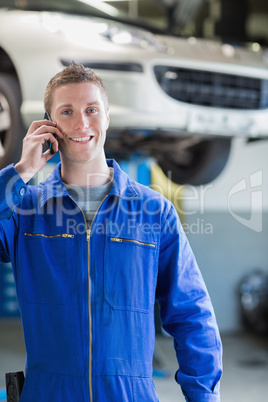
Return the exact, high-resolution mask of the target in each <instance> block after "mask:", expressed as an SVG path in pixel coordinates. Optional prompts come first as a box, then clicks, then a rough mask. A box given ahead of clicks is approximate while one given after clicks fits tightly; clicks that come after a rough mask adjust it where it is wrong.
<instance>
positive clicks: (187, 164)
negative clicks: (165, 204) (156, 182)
mask: <svg viewBox="0 0 268 402" xmlns="http://www.w3.org/2000/svg"><path fill="white" fill-rule="evenodd" d="M230 149H231V139H230V138H215V139H213V140H203V141H200V142H198V143H197V144H194V145H192V146H191V147H189V148H187V149H186V150H184V156H183V157H182V158H181V160H180V156H179V155H178V153H177V154H176V151H175V152H172V153H171V152H170V153H169V154H168V155H167V154H164V155H163V156H164V157H163V156H162V157H161V155H158V158H157V159H158V164H159V166H160V167H161V169H162V170H163V172H164V173H165V174H166V175H167V176H168V177H169V178H170V180H172V181H173V182H175V183H178V184H191V185H194V186H198V185H202V184H207V183H209V182H211V181H212V180H214V179H215V178H216V177H217V176H218V175H219V174H220V173H221V172H222V170H223V168H224V167H225V165H226V163H227V160H228V157H229V154H230Z"/></svg>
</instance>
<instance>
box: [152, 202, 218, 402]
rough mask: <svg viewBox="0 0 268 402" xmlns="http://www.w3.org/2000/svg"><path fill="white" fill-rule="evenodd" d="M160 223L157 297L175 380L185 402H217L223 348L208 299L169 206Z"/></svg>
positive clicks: (173, 211) (178, 223)
mask: <svg viewBox="0 0 268 402" xmlns="http://www.w3.org/2000/svg"><path fill="white" fill-rule="evenodd" d="M163 221H164V224H163V227H162V233H161V244H160V254H159V271H158V284H157V291H156V298H157V301H158V303H159V305H160V314H161V321H162V325H163V328H164V329H165V331H167V332H168V333H169V334H170V335H171V336H172V337H173V338H174V347H175V350H176V355H177V360H178V363H179V369H178V371H177V373H176V375H175V379H176V381H177V382H178V383H179V384H180V386H181V388H182V392H183V394H184V396H185V398H186V400H187V401H190V402H218V401H220V396H219V383H220V378H221V375H222V345H221V340H220V335H219V330H218V326H217V322H216V318H215V314H214V310H213V307H212V304H211V300H210V297H209V295H208V292H207V289H206V286H205V283H204V281H203V278H202V275H201V273H200V270H199V268H198V266H197V263H196V260H195V257H194V255H193V252H192V250H191V247H190V245H189V242H188V240H187V237H186V235H185V233H184V231H183V228H182V225H181V223H180V221H179V217H178V215H177V212H176V211H175V208H174V207H173V205H172V206H171V207H170V210H169V213H167V214H166V215H165V216H163Z"/></svg>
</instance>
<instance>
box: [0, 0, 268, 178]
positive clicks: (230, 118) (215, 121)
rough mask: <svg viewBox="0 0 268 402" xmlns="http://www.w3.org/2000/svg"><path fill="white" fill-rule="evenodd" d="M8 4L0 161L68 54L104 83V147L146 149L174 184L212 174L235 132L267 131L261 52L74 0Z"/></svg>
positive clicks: (252, 135) (254, 134) (1, 42)
mask: <svg viewBox="0 0 268 402" xmlns="http://www.w3.org/2000/svg"><path fill="white" fill-rule="evenodd" d="M5 3H6V4H8V3H9V4H10V3H14V6H13V7H9V8H7V7H6V8H4V7H3V6H2V8H0V167H3V166H5V165H7V164H8V163H11V162H14V161H15V160H16V159H17V158H18V157H19V155H20V152H21V142H22V138H23V136H24V135H25V132H26V127H28V126H29V125H30V124H31V122H32V121H33V120H39V119H42V118H43V115H44V109H43V93H44V90H45V87H46V85H47V83H48V81H49V79H50V78H51V76H52V75H54V74H55V73H56V72H58V71H59V70H60V69H62V68H63V67H64V66H66V65H68V64H69V63H71V62H72V61H73V60H74V61H76V62H81V63H83V64H84V65H86V66H89V67H91V68H94V69H95V70H96V71H97V72H98V73H99V74H100V75H101V76H102V78H103V79H104V82H105V84H106V87H107V89H108V93H109V100H110V118H111V121H110V128H109V131H108V135H107V144H106V150H107V153H108V154H111V155H115V154H116V156H117V158H119V159H120V158H125V157H126V155H128V154H130V153H133V152H142V153H145V154H148V155H150V156H153V157H154V158H155V159H156V160H157V161H158V163H159V165H160V166H161V167H162V169H163V171H164V172H165V173H167V172H168V171H171V172H172V173H171V179H172V180H173V181H175V182H178V183H180V184H184V183H190V184H194V185H199V184H205V183H207V182H209V181H211V180H213V179H214V178H216V177H217V176H218V175H219V174H220V172H221V171H222V169H223V168H224V166H225V164H226V162H227V160H228V155H229V152H230V147H231V142H232V138H233V137H235V136H241V137H244V138H247V139H257V138H266V137H267V136H268V69H267V64H266V61H265V58H264V56H263V52H262V50H261V49H260V50H257V51H253V50H249V49H243V48H235V47H233V46H231V45H228V44H220V43H216V42H213V41H206V40H197V39H195V38H188V39H187V38H184V39H183V38H178V37H172V36H166V35H161V34H159V33H152V32H150V31H149V30H146V29H145V28H141V27H135V26H134V25H133V24H131V23H130V21H128V22H125V23H124V22H122V21H121V22H119V21H118V20H116V18H111V16H108V15H105V14H104V13H103V12H102V13H101V12H100V13H99V15H100V16H96V14H97V11H96V9H94V10H95V12H93V8H92V7H90V6H89V5H87V4H86V2H81V1H77V0H72V1H71V0H69V1H63V2H62V3H61V4H62V5H61V7H59V4H60V2H55V1H54V0H46V1H45V2H44V1H39V0H32V1H30V0H27V1H26V0H23V1H22V0H21V1H14V2H11V1H9V2H5V1H2V4H5ZM64 7H65V8H66V10H65V11H64ZM46 10H47V11H46ZM82 14H83V15H82Z"/></svg>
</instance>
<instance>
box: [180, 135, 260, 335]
mask: <svg viewBox="0 0 268 402" xmlns="http://www.w3.org/2000/svg"><path fill="white" fill-rule="evenodd" d="M267 155H268V142H264V141H260V142H254V143H251V144H248V145H247V144H245V142H244V141H243V140H241V139H238V140H235V141H234V144H233V150H232V153H231V155H230V159H229V162H228V165H227V167H226V169H225V170H224V172H223V173H222V174H221V176H220V177H219V178H218V179H216V180H215V181H214V182H212V183H210V184H209V185H207V186H203V187H200V188H198V189H194V188H186V190H185V196H187V197H188V200H187V197H186V198H185V201H184V207H183V208H184V212H185V214H184V222H185V223H184V226H185V229H186V232H187V234H188V238H189V240H190V243H191V246H192V248H193V250H194V252H195V255H196V258H197V261H198V263H199V266H200V269H201V271H202V274H203V276H204V279H205V281H206V284H207V287H208V290H209V293H210V295H211V298H212V302H213V305H214V308H215V311H216V315H217V320H218V324H219V327H220V330H221V331H236V330H239V329H240V328H241V323H240V312H239V299H238V286H239V283H240V281H241V279H242V278H243V277H244V276H245V275H246V274H248V273H250V272H252V270H253V269H255V268H261V269H263V270H264V271H266V272H268V247H267V239H268V186H267V182H268V162H267V161H268V158H267Z"/></svg>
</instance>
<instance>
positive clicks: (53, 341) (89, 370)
mask: <svg viewBox="0 0 268 402" xmlns="http://www.w3.org/2000/svg"><path fill="white" fill-rule="evenodd" d="M45 109H46V111H47V113H48V114H49V115H50V116H51V120H52V121H49V120H40V121H36V122H33V123H32V125H31V126H30V128H29V130H28V133H27V134H26V136H25V139H24V141H23V150H22V156H21V160H20V161H19V162H18V163H17V164H16V165H15V166H14V165H10V166H8V167H6V168H5V169H3V170H2V171H1V172H0V184H1V197H0V218H1V222H0V258H1V261H11V262H12V265H13V269H14V276H15V281H16V287H17V295H18V302H19V306H20V310H21V317H22V323H23V329H24V336H25V344H26V351H27V364H26V381H25V384H24V387H23V391H22V395H21V398H20V402H29V401H38V402H47V401H50V402H61V401H64V402H74V401H83V402H93V401H94V402H108V401H116V402H132V401H137V402H150V401H152V402H153V401H155V402H156V401H158V397H157V395H156V391H155V387H154V384H153V381H152V358H153V352H154V341H155V329H154V303H155V300H157V301H158V303H159V305H160V309H161V319H162V324H163V327H164V328H165V330H166V331H167V332H168V333H169V334H170V335H171V336H172V337H173V338H174V346H175V349H176V354H177V358H178V363H179V370H178V371H177V373H176V375H175V379H176V381H177V382H178V383H179V384H180V385H181V388H182V391H183V393H184V395H185V398H186V400H187V401H191V402H208V401H211V402H212V401H213V402H216V401H217V402H218V401H219V400H220V397H219V381H220V378H221V372H222V366H221V341H220V336H219V332H218V328H217V323H216V319H215V315H214V311H213V308H212V305H211V301H210V298H209V296H208V293H207V289H206V286H205V284H204V282H203V279H202V276H201V273H200V271H199V269H198V266H197V263H196V261H195V258H194V255H193V253H192V250H191V248H190V246H189V243H188V241H187V238H186V236H185V233H184V232H183V229H182V226H181V224H180V221H179V218H178V216H177V213H176V211H175V209H174V207H173V205H172V204H171V203H170V202H169V201H168V200H166V199H165V198H164V197H163V196H161V195H160V194H158V193H156V192H154V191H152V190H151V189H149V188H147V187H144V186H141V185H139V184H138V183H136V182H134V181H132V180H130V178H129V177H128V176H127V175H126V174H125V173H124V172H123V171H122V170H121V169H120V168H119V166H118V164H117V163H116V162H115V161H114V160H106V158H105V152H104V143H105V138H106V130H107V128H108V125H109V109H108V99H107V93H106V90H105V87H104V85H103V82H102V80H101V78H100V77H99V76H98V75H96V74H95V72H94V71H93V70H91V69H87V68H84V67H83V66H82V65H77V64H75V63H73V64H71V65H70V66H69V67H67V68H66V69H64V70H63V71H61V72H59V73H58V74H57V75H56V76H54V77H53V78H52V79H51V81H50V82H49V84H48V86H47V89H46V92H45ZM55 136H56V138H55ZM46 141H50V142H51V143H52V147H53V150H54V152H57V151H58V150H59V152H60V157H61V163H59V164H58V165H57V166H56V168H55V170H54V172H53V173H52V174H51V175H50V176H49V178H48V179H47V180H46V181H45V182H44V183H41V184H40V185H38V186H31V185H27V183H28V181H29V180H30V179H31V178H32V177H33V176H34V175H35V174H36V173H37V172H38V171H40V170H41V169H42V168H43V167H44V166H45V164H46V163H47V161H48V160H49V159H50V158H51V157H52V156H53V155H52V154H51V152H50V150H47V151H46V152H43V145H44V143H45V142H46Z"/></svg>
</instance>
